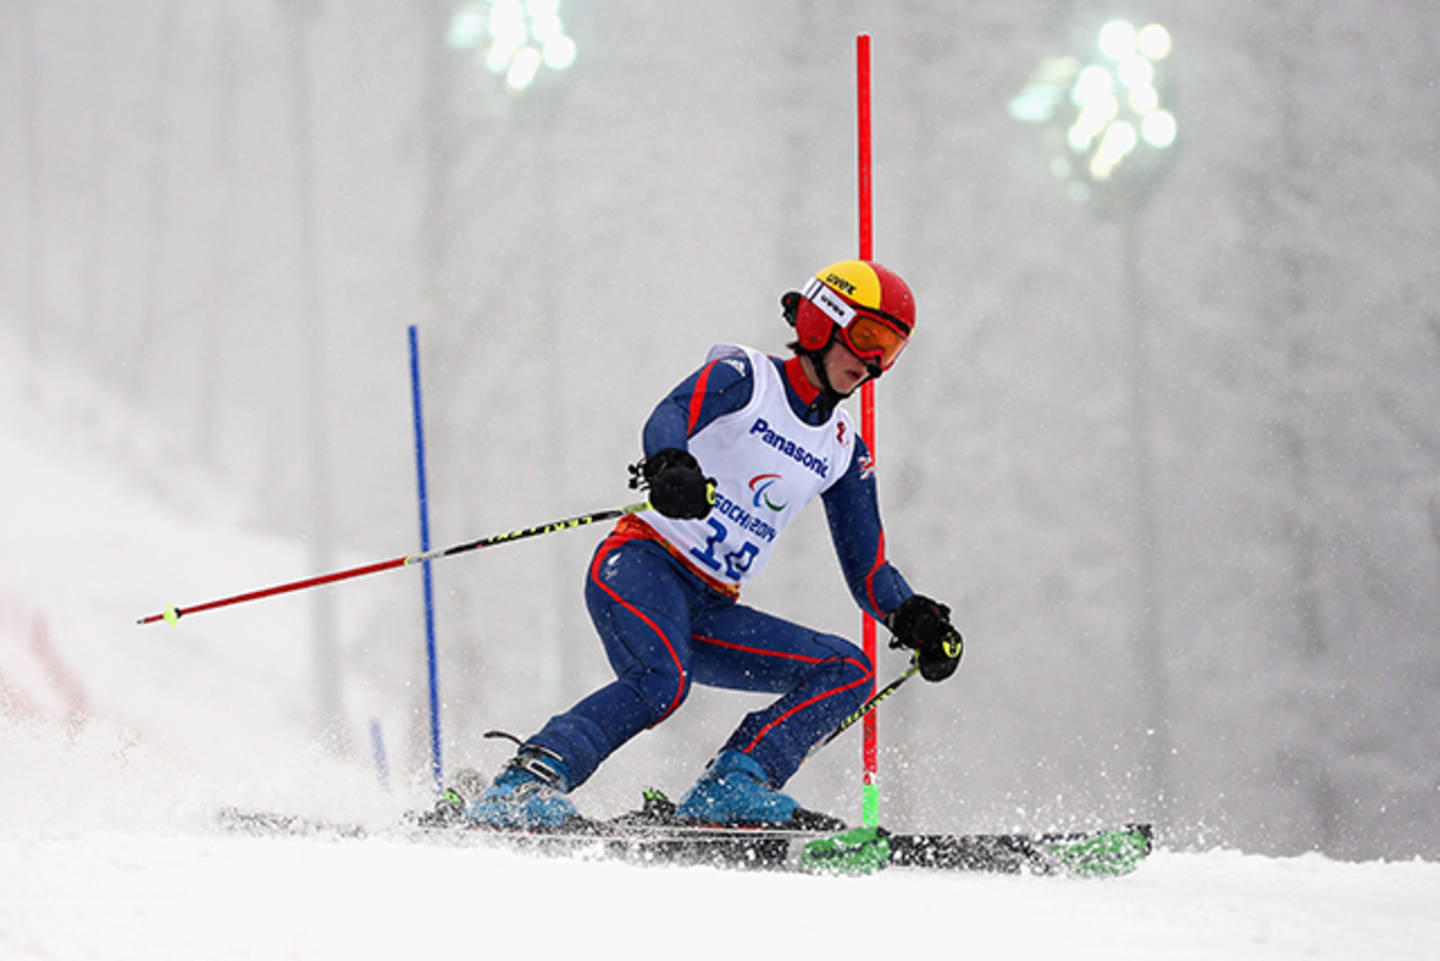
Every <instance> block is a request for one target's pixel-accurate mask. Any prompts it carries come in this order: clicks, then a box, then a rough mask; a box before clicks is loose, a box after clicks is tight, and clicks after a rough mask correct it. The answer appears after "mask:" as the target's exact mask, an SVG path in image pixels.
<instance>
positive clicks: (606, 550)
mask: <svg viewBox="0 0 1440 961" xmlns="http://www.w3.org/2000/svg"><path fill="white" fill-rule="evenodd" d="M635 537H636V535H634V534H626V533H622V532H620V531H615V532H613V533H612V534H611V535H610V536H609V537H607V538H605V542H604V543H603V544H601V545H600V547H601V549H600V550H598V551H596V552H595V560H594V561H592V562H591V564H590V579H591V580H592V581H594V582H595V586H596V587H598V588H600V589H601V590H602V591H604V592H605V593H606V594H609V595H610V597H611V598H613V599H614V601H615V603H616V604H619V605H620V606H621V607H623V608H625V610H627V611H629V612H630V613H631V614H634V615H635V616H636V617H638V618H639V619H640V620H642V621H644V622H645V624H646V625H647V626H648V627H649V628H650V630H652V631H654V632H655V633H656V635H658V636H659V638H660V641H661V643H663V644H664V645H665V650H667V651H669V652H670V660H672V661H673V662H674V663H675V673H676V674H678V675H679V676H680V684H679V686H677V687H676V688H675V696H674V697H672V698H671V699H670V706H669V707H667V708H665V713H664V714H661V715H660V716H659V717H658V718H656V719H655V722H654V724H651V725H650V726H651V727H654V726H655V725H656V724H659V723H660V722H661V721H663V720H665V719H666V718H667V717H669V716H670V714H671V713H672V712H673V711H674V710H675V709H676V708H677V707H679V706H680V701H681V699H682V698H681V695H683V694H684V693H685V665H684V664H683V663H682V662H681V661H680V655H679V654H677V653H675V646H674V645H673V644H671V643H670V638H668V637H666V636H665V632H664V631H662V630H660V627H659V625H657V624H656V623H655V622H654V621H652V620H650V618H648V617H646V616H645V615H644V614H642V613H641V612H640V609H639V608H638V607H636V606H635V605H634V604H631V603H630V602H629V601H627V600H625V598H623V597H621V596H620V595H619V594H617V593H616V592H615V591H614V589H613V588H611V587H610V585H608V584H606V583H605V582H604V581H602V580H600V564H601V563H602V562H603V561H604V559H605V558H606V557H608V556H609V554H610V552H611V551H613V550H614V549H615V548H617V547H619V546H620V545H621V544H624V543H625V542H626V541H631V540H634V539H635Z"/></svg>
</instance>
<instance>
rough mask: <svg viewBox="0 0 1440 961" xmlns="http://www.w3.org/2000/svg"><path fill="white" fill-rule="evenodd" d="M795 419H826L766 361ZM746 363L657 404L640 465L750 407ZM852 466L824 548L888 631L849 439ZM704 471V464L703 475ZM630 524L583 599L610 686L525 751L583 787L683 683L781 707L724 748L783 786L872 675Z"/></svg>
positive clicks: (888, 595) (881, 546) (595, 567)
mask: <svg viewBox="0 0 1440 961" xmlns="http://www.w3.org/2000/svg"><path fill="white" fill-rule="evenodd" d="M768 360H769V362H770V363H773V364H775V365H776V367H777V369H778V370H779V371H780V375H781V379H782V381H783V382H784V384H785V393H786V397H787V399H788V401H789V403H790V406H791V408H792V409H793V410H794V411H795V413H796V415H797V416H799V417H800V418H801V419H802V420H804V421H805V422H806V423H811V424H816V425H821V424H824V423H825V422H826V420H827V419H829V418H831V417H833V416H834V413H833V410H832V409H826V408H824V407H823V406H822V405H816V404H815V403H814V402H815V401H816V399H817V397H818V395H819V392H818V390H817V389H816V388H815V387H814V386H813V385H811V384H810V382H809V381H808V380H807V379H806V378H805V375H804V372H803V370H802V369H801V368H800V365H799V358H794V357H792V358H790V359H788V360H781V359H779V358H774V357H772V358H768ZM753 385H754V373H753V372H752V371H751V370H750V365H749V363H748V362H746V363H740V364H737V363H734V362H733V361H732V362H731V363H725V364H720V363H715V362H712V363H710V364H707V365H706V366H705V367H702V368H701V369H700V370H697V371H696V372H695V373H693V374H691V375H690V376H689V377H688V378H686V379H685V380H684V381H682V382H681V383H680V384H679V386H677V387H676V388H675V389H674V390H673V391H671V392H670V394H669V395H668V396H666V397H665V398H664V399H663V400H661V402H660V403H659V405H658V406H656V408H655V410H654V412H653V413H652V414H651V416H650V418H649V420H648V421H646V424H645V428H644V434H643V447H644V451H645V454H646V455H647V456H649V455H652V454H654V453H656V452H657V451H660V450H663V449H665V448H671V447H674V448H681V449H684V448H685V447H686V440H687V438H689V437H691V436H693V435H694V434H695V433H696V432H698V431H699V430H701V429H702V428H704V427H705V425H706V424H708V423H710V421H712V420H714V419H715V418H716V417H719V416H721V415H723V414H726V413H729V412H732V411H736V410H740V409H741V408H743V407H744V406H745V405H746V403H747V402H748V401H749V400H750V397H751V392H752V389H753ZM856 444H857V446H856V450H855V456H854V457H853V458H852V461H851V464H850V466H849V468H848V469H847V470H846V471H845V473H844V474H843V475H842V476H841V477H840V478H839V479H837V480H836V482H835V483H834V484H833V485H832V486H831V487H830V488H829V490H827V491H826V492H825V493H824V494H823V495H822V501H823V503H824V505H825V513H826V518H827V520H828V522H829V527H830V535H831V539H832V541H833V542H834V545H835V550H836V553H837V555H838V557H839V560H840V566H841V568H842V570H843V571H844V574H845V579H846V582H847V583H848V585H849V588H850V592H851V594H852V595H853V596H854V598H855V600H856V602H857V603H858V604H859V605H860V607H861V608H862V609H864V610H865V611H867V612H868V613H869V614H870V615H871V616H872V617H875V618H877V619H881V620H883V619H884V617H885V615H886V614H887V613H889V612H890V611H893V610H894V609H895V608H896V607H898V606H899V605H900V603H901V602H902V601H904V600H905V599H906V598H907V597H909V596H910V595H911V593H912V591H911V589H910V587H909V586H908V585H907V584H906V583H905V580H904V578H902V577H901V576H900V572H899V571H897V570H896V569H895V568H894V567H893V566H892V565H891V564H890V563H889V562H888V561H887V560H886V559H885V538H884V532H883V530H882V528H881V524H880V513H879V508H878V505H877V500H876V495H875V479H874V475H873V469H872V463H871V459H870V454H869V451H868V450H867V449H866V447H865V445H864V442H863V441H861V440H860V439H859V438H856ZM701 466H702V467H703V466H704V465H703V464H702V465H701ZM724 588H725V585H723V584H719V583H718V582H714V581H712V580H711V579H709V578H708V577H706V576H705V574H704V572H702V571H701V570H699V569H698V568H697V567H695V566H692V564H690V563H689V562H688V561H686V560H684V559H683V558H682V557H681V555H680V554H679V553H678V552H677V551H675V550H673V549H672V548H671V547H670V545H668V544H667V543H666V542H665V541H664V540H663V539H662V538H660V537H659V535H658V534H657V533H656V532H655V531H654V530H653V529H652V528H650V527H649V525H647V524H645V523H644V522H643V521H641V520H640V519H638V518H637V517H634V516H630V517H626V518H624V519H622V520H621V522H620V523H619V524H618V525H617V526H616V528H615V530H614V531H613V532H612V533H611V534H610V535H609V536H608V537H606V539H605V540H604V541H603V542H602V543H601V544H600V546H599V548H598V549H597V550H596V551H595V554H594V557H593V559H592V561H591V564H590V567H589V570H588V572H587V576H586V583H585V600H586V604H587V606H588V607H589V611H590V617H591V619H592V620H593V621H594V623H595V627H596V630H598V631H599V633H600V638H601V640H602V641H603V642H604V645H605V652H606V654H607V656H608V657H609V660H610V665H611V667H612V668H613V669H614V671H615V674H616V679H615V680H614V681H613V682H611V683H610V684H607V685H605V686H604V687H602V688H600V689H599V690H597V691H595V692H594V693H593V694H591V695H589V696H588V697H586V698H584V699H583V700H581V701H580V702H579V703H578V704H576V705H575V706H574V707H572V708H570V710H568V711H566V712H565V713H563V714H559V715H556V716H555V717H553V718H551V719H550V721H549V722H548V723H547V724H546V725H545V727H544V728H543V729H542V730H541V731H540V732H539V733H538V734H536V735H535V736H534V737H532V738H530V739H529V740H530V742H531V743H534V744H538V745H540V746H541V747H544V748H547V749H549V750H551V751H554V752H555V753H556V754H558V755H559V756H560V757H561V758H563V759H564V761H565V764H566V767H567V768H568V771H569V775H570V778H569V781H570V783H569V785H568V787H569V788H571V789H574V788H575V787H578V786H579V785H580V784H582V783H584V782H585V780H586V779H588V778H589V777H590V776H591V775H592V774H593V773H594V772H595V769H596V768H597V767H598V766H599V765H600V763H601V762H602V761H604V760H605V758H606V757H608V756H609V755H610V754H611V753H612V752H614V751H615V750H616V749H617V748H619V747H620V746H621V745H622V744H624V743H625V742H626V741H628V740H630V738H632V737H634V736H635V735H636V734H638V733H640V732H641V731H643V730H645V729H646V728H648V727H653V726H654V725H656V724H659V723H660V722H662V721H664V720H665V719H666V718H667V717H669V716H670V715H671V714H673V713H674V711H675V710H676V709H677V708H678V707H679V706H680V704H681V703H682V702H683V701H684V700H685V697H686V695H687V694H688V693H689V691H690V687H691V685H692V684H703V685H708V686H712V687H722V688H729V689H733V690H745V691H764V692H768V693H772V694H778V695H780V697H779V699H778V700H776V701H775V702H774V703H772V704H770V705H769V706H768V707H766V708H764V709H762V710H758V711H755V712H753V713H751V714H749V715H747V716H746V717H745V718H744V719H743V720H742V722H741V723H740V726H739V727H738V728H736V730H735V731H734V733H733V734H731V735H730V739H729V740H728V741H727V742H726V743H725V744H724V745H722V747H721V749H722V750H727V749H735V750H740V751H743V752H745V753H747V754H749V755H750V756H751V757H752V758H753V759H754V760H755V761H757V762H758V763H759V764H760V766H761V767H762V768H763V769H764V771H765V773H766V775H767V776H768V778H769V780H770V784H771V785H772V786H773V787H775V788H779V787H781V786H783V785H784V784H785V782H786V781H788V780H789V779H790V777H791V775H793V774H794V773H795V771H796V769H797V768H798V767H799V766H800V763H801V762H802V761H803V760H804V759H805V755H806V754H807V752H808V751H809V749H810V748H811V746H812V745H814V744H815V743H816V742H817V741H818V740H819V739H820V738H822V737H824V736H825V735H826V734H828V733H829V732H830V731H832V730H833V729H834V728H835V727H836V725H838V724H839V723H840V721H841V720H843V719H844V718H845V717H846V716H847V715H849V714H850V713H851V712H853V711H854V710H855V709H856V708H858V707H859V706H860V704H862V703H863V702H864V700H865V698H867V697H868V696H869V695H870V694H871V693H872V691H873V689H874V676H875V675H874V668H873V665H871V663H870V660H869V658H867V657H866V656H865V654H864V652H863V651H861V650H860V648H859V647H857V646H856V645H854V644H853V643H851V642H850V641H848V640H846V639H845V638H842V637H838V636H835V635H832V634H825V633H822V632H820V631H815V630H811V629H810V628H806V627H802V626H800V625H798V624H793V623H791V622H789V621H786V620H782V619H781V618H778V617H774V616H772V615H770V614H766V613H764V612H762V611H758V610H755V609H754V608H751V607H747V606H746V605H744V604H741V603H739V601H738V598H737V597H736V596H735V595H734V593H733V591H727V590H725V589H724Z"/></svg>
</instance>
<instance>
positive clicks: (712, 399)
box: [465, 260, 963, 828]
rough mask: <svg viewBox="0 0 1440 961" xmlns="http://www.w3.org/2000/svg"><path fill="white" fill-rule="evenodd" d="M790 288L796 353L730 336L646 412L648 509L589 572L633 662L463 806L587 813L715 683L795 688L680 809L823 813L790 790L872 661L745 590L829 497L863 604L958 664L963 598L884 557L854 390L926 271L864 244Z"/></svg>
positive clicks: (625, 656)
mask: <svg viewBox="0 0 1440 961" xmlns="http://www.w3.org/2000/svg"><path fill="white" fill-rule="evenodd" d="M781 305H782V307H783V309H784V314H785V318H786V320H787V321H789V323H791V324H792V325H793V326H794V328H795V334H796V339H795V341H794V342H792V343H791V344H790V345H789V348H790V350H791V351H792V354H793V356H790V357H788V358H786V359H781V358H777V357H769V356H766V355H764V354H762V353H760V352H758V351H756V350H753V349H751V348H747V347H738V346H729V345H721V346H717V347H715V348H713V349H712V350H711V351H710V355H709V357H708V358H707V360H706V363H705V365H704V366H703V367H701V368H700V369H699V370H697V371H696V372H694V373H692V374H691V375H690V376H689V377H687V378H686V379H685V380H684V381H682V382H681V383H680V385H679V386H678V387H676V388H675V389H674V390H673V391H671V392H670V394H669V395H668V396H666V397H665V398H664V399H662V400H661V401H660V403H659V405H658V406H657V407H656V408H655V410H654V412H653V413H652V414H651V415H650V418H649V420H647V421H646V423H645V426H644V431H643V436H642V441H643V448H644V454H645V457H644V459H643V461H641V463H640V464H637V465H635V466H633V467H632V468H631V472H632V475H634V476H632V480H631V484H632V486H639V487H648V489H649V495H650V509H648V510H646V511H644V512H641V513H639V514H632V515H629V516H627V517H624V518H622V519H621V520H620V522H619V523H618V524H617V525H616V527H615V529H614V530H613V531H612V532H611V533H610V535H609V536H608V537H606V538H605V540H604V541H603V542H602V543H601V544H600V546H599V548H597V550H596V551H595V554H594V557H593V559H592V561H591V564H590V568H589V576H588V578H587V581H586V586H585V600H586V604H587V606H588V608H589V611H590V617H591V619H592V620H593V622H594V624H595V627H596V630H597V631H598V632H599V634H600V638H601V640H602V642H603V643H604V646H605V652H606V654H607V656H608V658H609V660H610V664H611V667H612V668H613V669H614V671H615V674H616V679H615V680H614V681H613V682H611V683H610V684H607V685H606V686H604V687H602V688H600V689H599V690H597V691H595V692H594V693H592V694H591V695H589V696H588V697H586V698H584V699H583V700H581V701H580V702H579V703H578V704H576V705H575V706H574V707H572V708H570V709H569V710H568V711H566V712H564V713H562V714H557V715H555V716H554V717H552V718H551V719H550V721H549V722H548V723H547V724H546V725H545V726H544V727H543V728H542V729H541V730H540V731H539V732H538V733H536V734H535V735H534V736H532V737H530V738H529V739H528V740H525V741H523V742H520V747H519V749H518V751H517V753H516V755H515V756H514V757H513V758H512V759H511V760H510V761H509V762H508V763H507V764H506V765H505V767H504V768H503V769H502V770H501V772H500V774H499V776H498V777H497V778H496V779H495V781H494V783H493V784H491V785H490V787H489V788H487V789H486V790H485V791H484V792H483V793H482V794H480V796H479V797H478V798H475V799H474V800H473V801H472V802H471V803H470V805H469V807H468V808H467V809H466V810H465V816H466V817H468V818H470V819H472V820H476V821H480V822H483V823H486V824H488V825H491V826H494V827H507V828H545V827H558V826H560V825H561V824H563V823H564V822H565V821H566V820H567V819H568V818H571V817H575V816H577V812H576V809H575V806H574V805H573V804H572V803H571V802H570V800H569V798H568V797H567V795H568V794H569V793H570V792H571V791H573V790H575V789H576V788H578V787H579V786H580V785H581V784H583V783H585V781H586V779H588V778H589V777H590V776H591V775H592V774H593V773H594V772H595V770H596V768H597V767H598V766H599V765H600V763H601V762H602V761H604V760H605V758H607V757H608V756H609V755H610V754H611V753H612V752H614V751H615V750H616V749H617V748H619V747H620V746H621V745H622V744H624V743H625V742H626V741H628V740H630V738H632V737H634V736H635V735H636V734H639V733H640V732H641V731H643V730H645V729H646V728H649V727H653V726H655V725H657V724H660V723H662V722H663V721H665V719H666V718H668V717H670V716H671V715H673V714H674V712H675V711H676V709H677V708H679V707H680V705H681V703H682V702H683V701H684V700H685V697H686V695H687V694H688V693H689V691H690V687H691V685H692V684H704V685H709V686H715V687H724V688H731V689H738V690H747V691H765V692H769V693H773V694H778V695H780V697H779V699H778V700H776V701H775V702H774V703H773V704H771V705H770V706H768V707H766V708H764V709H763V710H758V711H755V712H754V713H751V714H749V715H748V716H746V717H745V718H744V719H743V720H742V721H741V723H740V725H739V727H737V728H736V729H735V731H734V733H733V734H731V735H730V738H729V740H727V741H726V742H725V744H724V745H723V746H722V747H721V749H720V752H719V753H718V754H717V755H716V756H715V757H714V758H713V759H712V760H711V761H710V763H709V765H708V766H707V768H706V770H705V772H704V774H703V775H702V776H701V777H700V779H699V781H698V782H697V783H696V784H695V786H694V787H693V788H691V789H690V791H689V792H688V793H687V794H685V796H684V797H683V798H682V799H681V802H680V804H679V807H678V809H677V811H676V813H677V815H679V816H680V817H682V818H686V819H690V820H695V821H703V822H706V823H715V824H727V825H728V824H752V825H753V824H784V825H796V824H803V823H806V819H807V816H809V815H810V812H807V811H805V810H804V809H802V808H801V807H800V805H799V804H798V803H797V802H796V801H795V799H794V798H792V797H790V796H789V795H787V794H784V793H782V792H781V791H780V788H782V787H783V786H784V785H785V782H786V781H787V780H789V778H790V776H791V775H793V774H794V773H795V771H796V769H797V768H798V767H799V766H800V764H801V762H802V761H803V760H804V759H805V756H806V754H807V752H808V751H809V749H810V748H811V747H812V746H813V745H814V744H815V743H816V742H817V741H819V740H820V739H821V738H822V737H824V736H825V735H826V734H828V733H829V732H830V731H831V730H833V729H834V728H835V727H836V726H837V725H838V724H839V723H840V722H841V721H842V720H843V719H844V718H845V717H847V716H848V715H850V714H851V713H852V712H854V711H855V710H856V709H857V708H858V707H859V706H860V705H861V704H862V703H864V700H865V698H866V697H867V696H868V695H869V693H870V690H871V689H872V687H873V685H872V679H873V677H874V668H873V665H872V664H871V663H870V660H869V658H867V657H866V655H865V654H864V652H863V651H861V650H860V649H859V648H858V647H856V646H855V645H854V644H852V643H851V642H850V641H848V640H846V639H844V638H841V637H837V636H834V635H830V634H825V633H821V632H819V631H815V630H811V629H809V628H805V627H801V626H799V625H797V624H793V623H790V622H789V621H785V620H782V619H780V618H778V617H774V616H772V615H770V614H766V613H763V612H761V611H758V610H755V609H753V608H750V607H747V606H745V605H744V604H741V603H740V602H739V600H738V598H739V593H740V587H741V585H742V584H743V583H745V582H746V581H747V580H749V579H750V578H752V577H754V576H755V575H756V574H758V573H759V572H760V570H761V568H762V567H764V565H765V562H766V560H767V559H768V558H769V556H770V553H771V550H772V548H773V547H774V544H775V542H776V540H777V539H778V537H779V535H780V533H781V532H782V531H783V530H784V529H785V528H786V526H787V525H788V524H789V523H790V522H791V521H792V520H793V519H794V518H795V516H796V515H797V514H798V513H799V512H800V510H801V509H802V508H803V507H804V506H805V505H806V504H807V503H808V502H809V501H811V500H812V499H814V498H815V497H816V496H817V495H818V496H820V497H821V498H822V500H823V501H824V504H825V512H826V517H827V519H828V521H829V527H830V534H831V539H832V540H833V542H834V545H835V549H836V552H837V554H838V556H839V560H840V566H841V568H842V569H843V571H844V574H845V579H846V581H847V583H848V585H849V588H850V591H851V593H852V595H853V596H854V598H855V600H856V602H857V603H858V604H859V605H860V607H861V608H862V609H863V610H864V611H866V612H867V613H868V614H870V616H872V617H874V618H876V619H878V620H880V621H882V622H883V623H884V624H885V625H886V626H887V627H888V628H889V629H890V631H891V632H892V633H893V634H894V637H893V639H892V641H891V646H892V647H904V648H910V649H913V650H914V651H915V652H916V655H915V656H916V657H917V658H918V662H919V669H920V673H921V676H922V677H924V678H925V679H926V680H930V681H941V680H944V679H945V678H947V677H949V676H950V675H951V674H952V673H953V672H954V671H955V668H956V666H957V665H958V664H959V662H960V657H961V654H962V652H963V642H962V640H961V637H960V634H959V632H957V631H956V630H955V628H954V627H952V626H951V624H950V620H949V614H950V610H949V608H948V607H946V606H945V605H943V604H940V603H937V602H936V601H934V600H931V599H930V598H928V597H925V596H923V595H920V594H916V593H914V592H913V591H912V590H911V588H910V587H909V586H908V585H907V584H906V582H905V580H904V578H902V577H901V575H900V573H899V571H897V570H896V569H895V568H894V567H893V566H892V565H891V564H890V563H889V561H888V560H887V559H886V556H885V538H884V533H883V530H882V528H881V524H880V514H879V509H878V506H877V500H876V494H875V480H874V473H873V464H872V461H871V457H870V453H869V451H868V450H867V448H866V445H865V443H864V441H863V440H862V439H861V438H860V436H859V434H858V433H857V432H856V430H855V428H854V425H853V423H852V422H851V419H850V416H849V414H847V413H846V412H845V411H844V410H842V409H840V407H839V406H838V405H839V403H840V401H842V400H844V399H845V398H846V397H848V396H850V395H851V394H852V393H853V392H854V391H855V389H856V388H857V387H859V386H860V385H861V384H862V383H863V382H865V381H866V380H869V379H873V378H877V377H879V376H880V374H881V372H882V371H885V370H888V369H889V368H890V367H891V365H893V364H894V363H895V360H896V358H897V357H899V355H900V353H901V351H902V350H904V348H905V345H906V343H907V342H908V340H909V338H910V334H911V332H912V330H913V329H914V326H915V303H914V299H913V297H912V295H911V292H910V288H909V287H908V286H907V285H906V284H905V282H904V281H903V280H902V279H901V278H900V277H899V276H898V275H896V274H895V273H894V272H892V271H890V270H888V269H887V268H885V267H883V266H881V265H880V264H877V263H874V262H872V261H864V260H847V261H842V262H840V263H836V264H832V265H830V266H828V267H826V268H824V269H823V270H821V271H820V272H819V273H817V274H816V275H815V277H814V278H813V279H812V280H811V281H810V282H809V283H808V284H807V285H806V287H805V289H804V290H803V291H801V292H796V291H791V292H789V293H787V294H785V295H784V296H783V297H782V298H781ZM517 741H518V739H517ZM820 817H822V818H823V816H820Z"/></svg>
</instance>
